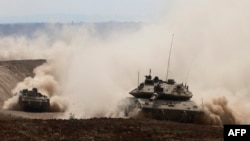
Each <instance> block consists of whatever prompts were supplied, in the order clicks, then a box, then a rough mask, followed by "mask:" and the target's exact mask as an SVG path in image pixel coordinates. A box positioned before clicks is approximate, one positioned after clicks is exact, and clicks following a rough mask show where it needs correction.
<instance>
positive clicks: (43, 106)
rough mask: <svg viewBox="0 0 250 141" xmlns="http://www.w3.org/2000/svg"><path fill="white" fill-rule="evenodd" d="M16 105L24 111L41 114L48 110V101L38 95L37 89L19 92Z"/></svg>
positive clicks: (45, 97)
mask: <svg viewBox="0 0 250 141" xmlns="http://www.w3.org/2000/svg"><path fill="white" fill-rule="evenodd" d="M18 104H19V106H20V108H21V109H22V110H24V111H32V112H43V111H48V110H49V107H50V100H49V98H48V97H47V96H45V95H42V94H41V93H39V92H38V90H37V88H32V90H28V89H23V90H21V91H20V92H19V98H18Z"/></svg>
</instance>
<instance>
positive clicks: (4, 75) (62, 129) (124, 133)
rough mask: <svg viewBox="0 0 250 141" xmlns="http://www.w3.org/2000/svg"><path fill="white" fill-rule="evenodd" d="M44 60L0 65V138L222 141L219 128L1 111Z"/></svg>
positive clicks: (8, 140)
mask: <svg viewBox="0 0 250 141" xmlns="http://www.w3.org/2000/svg"><path fill="white" fill-rule="evenodd" d="M43 62H44V60H24V61H1V62H0V80H1V84H0V106H1V108H0V137H1V140H2V141H11V140H13V141H14V140H15V141H16V140H19V141H21V140H25V141H27V140H32V141H35V140H39V141H47V140H51V141H55V140H71V141H73V140H74V141H77V140H84V141H85V140H90V141H94V140H107V141H112V140H114V141H117V140H150V141H152V140H157V141H159V140H160V141H161V140H170V141H171V140H185V141H189V140H192V141H194V140H197V141H214V140H223V128H222V127H217V126H208V125H197V124H184V123H175V122H170V121H157V120H152V119H145V118H137V119H121V118H93V119H81V120H78V119H75V118H74V117H70V116H69V118H68V119H65V120H62V119H58V117H60V116H61V115H62V114H63V113H27V112H22V111H10V110H3V109H2V105H3V102H4V101H5V100H6V99H8V98H9V97H11V90H12V89H13V88H14V87H15V85H16V83H18V82H19V81H22V80H23V79H24V78H25V77H27V76H32V75H33V73H32V70H33V68H34V67H36V66H38V65H40V64H42V63H43Z"/></svg>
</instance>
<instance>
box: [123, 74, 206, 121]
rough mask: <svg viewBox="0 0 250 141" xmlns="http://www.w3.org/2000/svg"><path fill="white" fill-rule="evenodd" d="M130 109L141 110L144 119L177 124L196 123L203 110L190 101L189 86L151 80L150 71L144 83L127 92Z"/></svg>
mask: <svg viewBox="0 0 250 141" xmlns="http://www.w3.org/2000/svg"><path fill="white" fill-rule="evenodd" d="M129 93H130V94H131V95H132V96H133V97H132V98H129V101H130V104H131V105H129V108H128V109H127V111H126V114H127V113H128V112H129V111H130V110H131V107H132V108H139V109H141V113H142V114H143V115H144V117H145V116H146V117H150V118H155V119H160V120H172V121H178V122H191V123H193V122H196V121H198V120H199V118H200V117H201V116H202V115H203V114H204V112H203V108H202V107H199V106H198V105H197V104H196V103H195V102H194V101H192V100H191V98H192V96H193V94H192V92H191V91H190V90H189V86H188V85H186V84H183V83H176V82H175V80H174V79H168V80H167V81H163V80H161V79H159V78H158V77H157V76H155V77H154V78H152V76H151V70H150V73H149V75H146V76H145V80H144V82H142V83H140V84H139V86H138V87H137V88H135V89H133V90H132V91H130V92H129Z"/></svg>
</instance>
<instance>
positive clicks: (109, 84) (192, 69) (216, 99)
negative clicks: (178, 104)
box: [0, 0, 250, 125]
mask: <svg viewBox="0 0 250 141" xmlns="http://www.w3.org/2000/svg"><path fill="white" fill-rule="evenodd" d="M249 4H250V2H248V1H246V0H242V1H236V0H231V1H226V0H219V1H209V0H204V1H198V0H189V1H184V0H179V1H175V2H173V4H172V6H171V7H170V9H168V10H166V13H164V14H163V15H164V16H163V18H162V19H160V20H159V21H158V23H145V24H141V25H140V28H138V29H136V30H110V31H108V33H105V34H102V35H104V36H99V34H98V32H99V31H98V30H97V29H96V28H95V27H94V26H91V24H89V25H88V26H86V25H78V26H74V25H64V26H63V27H62V29H60V30H57V31H56V32H53V34H49V33H44V32H43V31H37V32H36V33H35V34H36V36H34V37H32V39H30V38H26V37H2V38H1V39H0V47H1V50H3V51H1V56H0V57H1V58H3V59H26V58H29V59H30V58H31V59H32V58H45V59H48V60H51V61H52V62H53V63H51V64H50V65H52V67H53V68H54V69H55V70H54V71H53V75H55V76H54V77H55V78H56V79H55V80H56V84H57V85H58V84H59V86H60V88H59V90H58V88H56V89H54V88H49V90H46V89H43V91H44V92H45V93H47V94H48V95H50V96H57V93H60V94H61V95H62V96H63V98H65V99H66V101H67V102H68V106H67V110H66V112H65V115H66V116H69V115H70V114H71V113H73V114H74V115H75V116H76V117H78V118H91V117H103V116H106V117H123V116H124V115H123V114H120V113H116V105H117V104H118V103H119V101H120V100H121V99H123V98H125V97H129V94H128V92H129V91H130V90H132V89H134V88H135V87H136V86H137V74H138V72H140V80H141V81H142V79H143V76H144V75H145V74H147V73H148V70H149V69H150V68H151V69H152V75H158V76H159V77H160V78H162V79H164V78H165V77H166V70H167V60H168V51H169V47H170V41H171V37H172V34H174V35H175V37H174V43H173V50H172V55H171V64H170V72H169V78H174V79H176V81H177V82H187V83H188V84H189V88H190V90H191V91H192V92H193V94H194V96H193V99H194V100H195V101H196V102H197V103H198V104H200V105H202V102H201V101H204V106H205V109H206V114H207V115H208V116H207V118H208V119H207V121H209V123H211V124H215V125H221V124H224V123H228V122H232V123H250V119H249V118H248V117H249V115H250V113H249V111H248V110H247V107H248V106H249V102H248V97H249V87H248V86H249V84H250V75H249V71H250V67H249V66H250V63H249V61H247V60H249V59H250V58H249V46H250V42H249V40H248V38H249V37H250V32H249V28H248V26H249V24H250V20H249V19H250V17H249V15H248V14H247V13H249V12H250V11H249V10H250V9H249V8H248V7H247V5H249ZM49 27H50V28H49V29H53V28H51V27H53V25H49ZM46 32H50V30H46ZM51 36H52V37H51ZM27 79H30V78H27ZM42 79H44V78H42ZM48 79H51V80H53V79H52V78H50V77H48ZM34 80H35V78H34ZM41 81H42V80H41ZM23 83H25V80H24V82H23ZM53 84H55V83H53ZM20 85H21V84H20ZM46 86H48V84H46V85H45V86H43V85H41V87H46ZM50 92H52V93H51V94H50ZM55 101H57V100H56V98H55ZM61 101H62V103H64V100H61ZM60 106H62V107H64V105H63V104H61V103H59V104H57V107H60Z"/></svg>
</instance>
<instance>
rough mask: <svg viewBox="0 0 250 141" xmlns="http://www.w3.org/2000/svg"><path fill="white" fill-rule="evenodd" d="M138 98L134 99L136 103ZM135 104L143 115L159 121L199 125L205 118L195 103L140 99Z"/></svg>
mask: <svg viewBox="0 0 250 141" xmlns="http://www.w3.org/2000/svg"><path fill="white" fill-rule="evenodd" d="M135 99H136V98H134V101H135ZM136 100H137V103H134V104H136V105H139V106H137V107H138V108H140V109H141V114H142V115H143V117H146V118H153V119H158V120H170V121H177V122H186V123H196V122H197V123H198V122H199V119H200V118H201V117H202V116H203V114H204V112H203V110H202V109H201V108H200V107H198V106H197V105H196V104H195V103H194V102H193V101H190V100H189V101H176V100H159V99H157V100H155V101H150V100H148V99H144V98H139V99H136Z"/></svg>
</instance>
